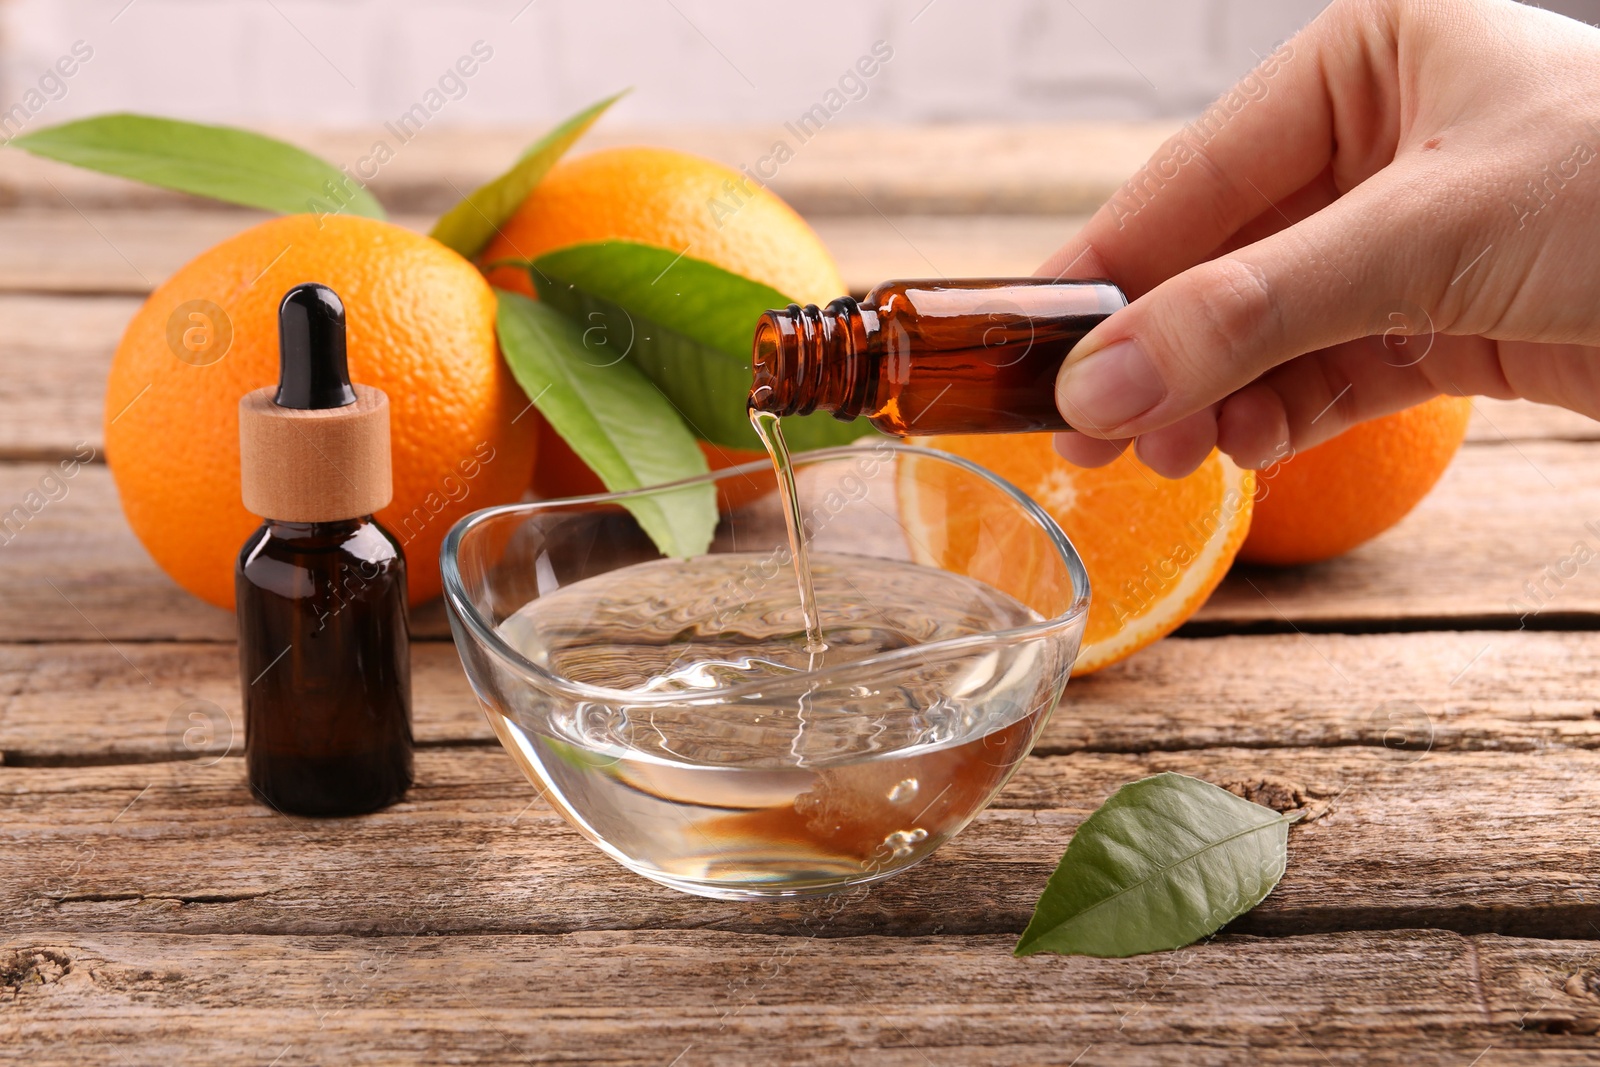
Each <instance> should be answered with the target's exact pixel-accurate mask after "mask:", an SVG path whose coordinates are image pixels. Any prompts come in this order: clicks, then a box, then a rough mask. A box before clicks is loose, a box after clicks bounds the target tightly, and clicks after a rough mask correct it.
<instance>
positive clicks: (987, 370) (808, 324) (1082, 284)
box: [749, 278, 1127, 437]
mask: <svg viewBox="0 0 1600 1067" xmlns="http://www.w3.org/2000/svg"><path fill="white" fill-rule="evenodd" d="M1126 304H1127V298H1126V297H1125V296H1123V294H1122V290H1120V289H1118V288H1117V287H1116V286H1115V285H1113V284H1112V283H1110V282H1107V281H1098V280H1091V281H1051V280H1049V279H1046V278H986V279H963V280H953V281H952V280H941V281H897V282H884V283H883V284H882V285H880V286H878V287H877V288H876V289H873V290H872V292H870V293H868V294H867V295H866V297H865V298H863V299H862V300H860V301H857V300H855V299H853V298H851V297H848V296H846V297H840V298H839V299H838V300H835V301H833V302H832V303H830V304H829V305H828V306H827V307H825V308H819V307H817V306H816V305H814V304H811V305H807V306H805V307H801V306H800V305H798V304H790V305H789V306H788V307H787V308H783V309H780V310H775V311H769V312H767V313H766V314H765V315H763V316H762V317H761V321H760V323H759V324H758V325H757V327H756V336H755V345H754V350H753V353H752V356H751V362H752V365H753V366H752V371H753V380H752V384H751V388H750V400H749V404H750V407H751V408H752V409H753V410H756V411H765V412H771V413H772V414H774V415H806V414H810V413H811V412H813V411H829V412H832V413H833V415H834V417H835V418H839V419H844V420H850V419H856V418H864V419H867V420H868V421H870V422H871V423H872V424H873V425H874V426H876V427H877V428H878V429H880V430H882V431H883V432H885V433H888V434H893V435H895V436H897V437H905V436H909V435H911V434H939V433H1025V432H1029V431H1038V430H1066V429H1070V428H1071V427H1069V426H1068V425H1067V422H1066V420H1065V419H1063V418H1062V417H1061V413H1060V412H1059V411H1057V410H1056V402H1055V380H1056V372H1057V371H1058V370H1060V368H1061V364H1062V362H1063V361H1064V360H1065V359H1066V358H1067V353H1068V352H1070V351H1071V350H1072V346H1073V345H1075V344H1077V343H1078V341H1079V340H1081V339H1082V338H1083V335H1084V334H1086V333H1088V332H1089V331H1090V330H1091V329H1093V328H1094V326H1095V324H1096V323H1098V322H1100V321H1101V320H1102V319H1104V318H1106V317H1107V316H1108V315H1110V314H1111V313H1112V312H1114V311H1116V310H1117V309H1118V308H1121V307H1123V306H1124V305H1126Z"/></svg>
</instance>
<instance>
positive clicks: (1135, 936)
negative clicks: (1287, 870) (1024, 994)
mask: <svg viewBox="0 0 1600 1067" xmlns="http://www.w3.org/2000/svg"><path fill="white" fill-rule="evenodd" d="M1294 818H1295V817H1294V816H1289V815H1280V814H1278V813H1277V812H1275V811H1273V810H1272V809H1271V808H1266V807H1262V806H1261V805H1259V804H1252V803H1250V801H1248V800H1244V799H1241V798H1240V797H1236V796H1234V795H1233V794H1232V793H1230V792H1228V791H1227V790H1226V789H1220V788H1218V787H1217V786H1214V785H1211V784H1210V783H1209V782H1202V781H1201V780H1200V779H1198V778H1190V777H1188V776H1187V775H1182V774H1171V773H1167V774H1158V775H1156V776H1155V777H1153V778H1145V779H1142V780H1140V781H1137V782H1133V783H1131V784H1129V785H1125V786H1123V787H1122V788H1121V789H1119V790H1117V791H1116V792H1115V793H1114V794H1112V796H1111V799H1110V800H1107V801H1106V802H1105V803H1104V804H1102V805H1101V806H1100V809H1099V810H1098V811H1096V812H1095V813H1094V814H1093V815H1091V816H1089V817H1088V818H1087V819H1085V820H1084V821H1083V825H1082V826H1079V827H1078V832H1077V833H1076V834H1074V835H1073V837H1072V843H1071V844H1070V845H1068V846H1067V853H1066V855H1064V856H1062V857H1061V864H1060V866H1058V867H1057V868H1056V870H1055V873H1054V874H1052V875H1051V876H1050V882H1049V884H1048V885H1046V886H1045V891H1044V894H1043V895H1042V896H1041V897H1040V898H1039V904H1038V907H1037V908H1036V909H1035V910H1034V913H1033V920H1032V921H1031V922H1029V923H1028V928H1027V929H1026V930H1024V931H1023V933H1022V939H1021V940H1019V941H1018V942H1017V948H1016V954H1017V955H1018V956H1030V955H1032V954H1033V953H1035V952H1059V953H1064V954H1075V955H1084V956H1134V955H1137V954H1139V953H1141V952H1158V951H1160V950H1162V949H1171V948H1181V947H1183V946H1184V945H1188V944H1191V943H1193V942H1195V941H1197V940H1199V939H1200V938H1202V937H1205V936H1206V935H1207V934H1210V933H1214V932H1215V931H1217V930H1219V929H1221V928H1222V926H1223V925H1224V924H1225V923H1227V922H1229V921H1230V920H1232V919H1235V918H1237V917H1238V916H1240V915H1243V914H1244V913H1245V912H1247V911H1249V910H1250V909H1251V908H1253V907H1255V906H1256V905H1257V904H1259V903H1261V901H1262V900H1264V899H1265V898H1266V896H1267V894H1268V893H1270V892H1272V887H1273V886H1275V885H1277V884H1278V879H1280V878H1282V877H1283V870H1284V866H1285V864H1286V863H1287V861H1288V847H1289V844H1288V843H1289V824H1290V823H1291V822H1293V821H1294Z"/></svg>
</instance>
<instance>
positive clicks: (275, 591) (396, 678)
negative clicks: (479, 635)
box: [235, 515, 412, 815]
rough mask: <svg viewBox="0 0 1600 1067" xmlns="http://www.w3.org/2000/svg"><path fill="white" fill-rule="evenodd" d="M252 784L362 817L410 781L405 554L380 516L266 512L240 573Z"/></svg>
mask: <svg viewBox="0 0 1600 1067" xmlns="http://www.w3.org/2000/svg"><path fill="white" fill-rule="evenodd" d="M235 585H236V592H237V600H238V613H239V649H240V656H239V666H240V681H241V683H242V684H243V686H244V720H245V726H244V728H245V764H246V767H247V770H248V773H249V777H250V788H251V789H252V790H253V791H254V792H255V793H256V795H257V796H259V797H260V798H261V799H262V800H264V801H265V802H266V803H268V804H270V805H272V806H273V807H275V808H278V809H279V810H281V811H286V812H292V813H295V814H299V815H354V814H358V813H360V812H365V811H373V810H375V809H377V808H381V807H385V806H387V805H389V804H393V803H394V802H395V801H397V800H399V799H400V798H401V797H403V796H404V795H405V792H406V790H407V789H408V788H410V786H411V748H412V739H411V657H410V649H409V642H408V640H407V628H406V561H405V556H404V555H403V554H402V552H401V549H400V546H399V545H398V544H397V543H396V542H395V540H394V538H393V537H391V536H390V535H389V533H388V531H386V530H384V528H383V527H381V526H379V525H378V524H377V523H376V522H374V521H373V519H372V517H371V516H370V515H367V516H362V517H360V518H356V519H348V520H345V521H343V522H279V521H274V520H268V521H267V522H265V523H263V524H262V525H261V528H260V529H258V530H257V531H256V532H255V535H254V536H252V537H251V538H250V540H249V541H247V542H245V546H244V549H243V551H241V552H240V553H239V569H238V574H237V579H236V583H235Z"/></svg>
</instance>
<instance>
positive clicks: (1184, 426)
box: [1133, 408, 1217, 478]
mask: <svg viewBox="0 0 1600 1067" xmlns="http://www.w3.org/2000/svg"><path fill="white" fill-rule="evenodd" d="M1216 446H1217V412H1216V410H1215V409H1211V408H1208V409H1206V410H1204V411H1197V412H1195V413H1194V414H1193V415H1190V416H1189V417H1188V418H1186V419H1183V420H1181V421H1179V422H1175V423H1173V424H1172V425H1171V426H1163V427H1162V428H1161V429H1159V430H1156V431H1154V432H1153V433H1147V434H1145V435H1144V436H1142V437H1140V438H1139V439H1138V440H1137V441H1135V442H1134V446H1133V447H1134V453H1135V454H1136V455H1137V456H1138V457H1139V458H1140V459H1141V460H1143V461H1144V465H1145V466H1146V467H1149V468H1150V469H1151V470H1153V471H1155V472H1156V473H1157V474H1159V475H1161V476H1162V477H1163V478H1182V477H1183V476H1184V475H1185V474H1189V473H1190V472H1192V471H1193V470H1194V469H1195V468H1196V467H1198V466H1200V464H1201V463H1203V462H1205V458H1206V457H1207V456H1209V455H1210V454H1211V450H1212V449H1213V448H1215V447H1216Z"/></svg>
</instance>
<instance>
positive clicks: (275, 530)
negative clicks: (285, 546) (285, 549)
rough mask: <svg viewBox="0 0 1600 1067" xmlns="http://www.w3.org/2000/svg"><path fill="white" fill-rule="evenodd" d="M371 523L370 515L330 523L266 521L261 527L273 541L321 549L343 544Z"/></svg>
mask: <svg viewBox="0 0 1600 1067" xmlns="http://www.w3.org/2000/svg"><path fill="white" fill-rule="evenodd" d="M371 521H372V516H371V515H357V516H356V517H355V518H353V519H335V520H333V521H331V522H286V521H284V520H282V519H267V520H266V522H265V523H263V525H265V526H266V528H267V531H268V532H269V533H270V534H271V535H272V538H273V540H276V541H285V542H292V543H294V544H297V545H300V546H302V547H305V548H323V547H331V546H335V545H340V544H343V543H344V542H345V541H347V540H349V539H350V538H351V536H353V535H354V534H355V533H356V532H357V531H358V530H360V529H361V527H363V526H365V525H366V524H367V523H369V522H371Z"/></svg>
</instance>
